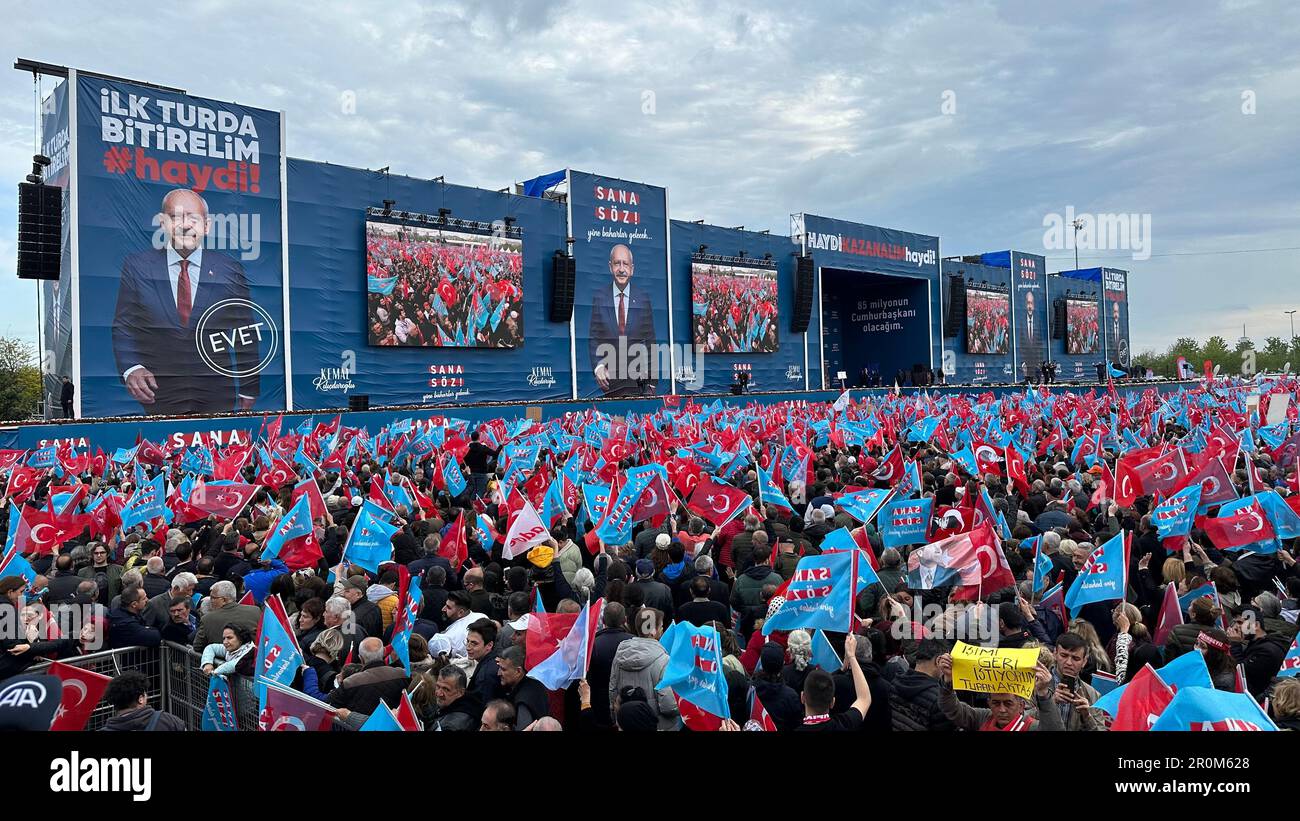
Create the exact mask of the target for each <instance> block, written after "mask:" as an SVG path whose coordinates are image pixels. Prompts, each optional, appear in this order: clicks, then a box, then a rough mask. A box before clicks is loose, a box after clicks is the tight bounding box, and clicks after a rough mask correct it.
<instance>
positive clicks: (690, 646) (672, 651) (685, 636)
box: [655, 621, 731, 718]
mask: <svg viewBox="0 0 1300 821" xmlns="http://www.w3.org/2000/svg"><path fill="white" fill-rule="evenodd" d="M659 643H660V644H662V645H663V648H664V649H665V650H666V651H668V665H667V666H666V667H664V672H663V676H662V677H661V678H660V679H659V683H658V684H656V685H655V689H656V690H662V689H663V688H665V687H671V688H673V693H674V694H676V696H677V697H678V698H680V699H681V700H683V701H686V702H689V703H691V704H694V705H695V706H696V707H699V708H700V709H701V710H704V711H705V712H708V713H712V714H713V715H715V716H718V717H720V718H730V717H731V709H730V707H729V706H728V704H727V679H726V675H725V673H724V671H723V668H722V639H721V638H720V637H719V636H718V631H717V629H715V628H713V627H696V626H695V625H693V624H691V623H690V622H686V621H679V622H674V623H673V625H672V626H671V627H669V628H668V630H667V631H666V632H665V633H664V634H663V636H662V637H661V638H660V639H659Z"/></svg>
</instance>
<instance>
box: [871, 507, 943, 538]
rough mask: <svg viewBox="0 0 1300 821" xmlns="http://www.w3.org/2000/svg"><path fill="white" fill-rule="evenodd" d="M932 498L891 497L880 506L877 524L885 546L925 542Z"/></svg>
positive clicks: (931, 508)
mask: <svg viewBox="0 0 1300 821" xmlns="http://www.w3.org/2000/svg"><path fill="white" fill-rule="evenodd" d="M933 507H934V499H933V498H932V497H931V498H926V499H891V500H890V501H889V502H886V503H885V505H884V507H883V508H881V512H880V518H879V519H877V524H878V525H879V526H880V540H881V543H882V544H883V545H884V546H885V547H903V546H904V545H909V544H925V535H926V530H927V529H928V527H929V524H930V516H931V515H932V514H931V511H932V510H933Z"/></svg>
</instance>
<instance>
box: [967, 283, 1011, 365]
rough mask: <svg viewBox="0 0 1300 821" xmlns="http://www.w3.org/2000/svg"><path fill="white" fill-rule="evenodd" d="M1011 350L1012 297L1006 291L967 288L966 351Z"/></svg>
mask: <svg viewBox="0 0 1300 821" xmlns="http://www.w3.org/2000/svg"><path fill="white" fill-rule="evenodd" d="M1010 350H1011V298H1010V297H1009V296H1008V295H1007V293H1006V292H1004V291H991V290H985V289H982V288H971V287H967V288H966V352H967V353H973V354H1004V353H1008V352H1010Z"/></svg>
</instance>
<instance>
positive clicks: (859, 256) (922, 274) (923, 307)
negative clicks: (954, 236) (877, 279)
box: [792, 214, 942, 387]
mask: <svg viewBox="0 0 1300 821" xmlns="http://www.w3.org/2000/svg"><path fill="white" fill-rule="evenodd" d="M792 238H793V239H795V240H796V241H799V242H800V244H801V247H802V248H803V250H804V252H805V253H807V254H811V255H812V258H813V263H814V265H815V266H816V268H817V270H818V276H817V280H818V282H819V285H818V290H819V292H821V291H822V290H823V289H824V290H825V292H824V293H820V303H821V304H820V305H818V304H814V305H813V316H817V315H818V313H819V310H822V309H824V308H825V307H829V306H831V305H833V304H835V303H836V302H838V300H832V299H831V298H830V296H829V295H830V287H829V286H828V285H827V282H826V278H825V272H826V270H827V269H835V270H838V271H850V272H853V271H860V272H870V273H874V274H878V275H884V276H886V277H898V278H907V279H914V280H922V281H923V282H924V283H926V285H927V290H928V294H924V295H922V294H921V292H920V291H919V290H914V289H906V290H907V293H906V294H903V295H895V296H891V297H889V298H888V299H883V298H882V299H881V300H874V299H872V298H870V297H868V298H867V299H865V300H863V301H865V302H866V303H867V304H866V307H864V308H863V309H861V310H857V309H856V308H855V309H853V310H850V308H849V307H846V306H845V305H843V304H839V305H837V307H838V309H839V312H840V317H841V321H844V316H845V314H846V313H847V314H848V321H849V323H850V324H855V323H856V324H858V325H860V326H862V327H865V328H866V329H867V330H866V333H867V334H868V335H874V334H876V333H877V331H878V330H879V329H881V328H885V327H888V328H890V329H891V330H902V329H899V328H895V327H894V326H895V325H900V324H904V323H903V322H902V320H903V319H916V320H918V321H919V322H920V323H921V324H923V325H924V327H925V334H926V339H925V341H924V343H923V344H919V345H917V344H915V343H914V342H912V341H911V334H907V336H908V350H907V351H906V352H904V353H901V354H899V355H897V357H895V358H894V359H893V360H892V361H897V362H903V363H905V364H906V365H908V366H910V365H912V364H922V363H923V364H927V365H929V364H931V363H933V365H934V366H936V367H937V366H938V364H939V360H940V357H941V355H942V354H941V351H940V342H939V334H938V331H937V328H938V324H937V323H938V320H939V317H940V314H941V310H942V299H941V294H940V287H939V238H938V237H931V236H926V235H924V234H913V233H910V232H907V231H896V230H893V229H889V228H879V227H877V226H874V225H862V224H860V223H855V222H848V221H845V220H835V219H829V218H827V217H819V216H816V215H814V214H797V215H795V217H794V223H793V225H792ZM899 286H900V287H901V286H902V284H901V283H899ZM900 301H902V302H905V303H906V304H905V305H903V304H902V302H900ZM873 302H874V303H876V304H874V305H873ZM896 303H898V304H896ZM900 311H904V312H908V313H909V315H908V316H907V317H902V316H901V314H900ZM911 312H914V313H915V316H911ZM826 323H827V327H825V328H820V329H819V330H820V332H821V342H822V346H823V348H825V347H826V346H829V347H831V348H833V347H834V339H833V330H832V328H831V327H830V320H829V319H827V320H826ZM905 327H906V326H905ZM900 338H901V337H896V339H900ZM869 344H870V343H869ZM837 353H839V354H841V359H840V362H841V367H836V368H834V369H832V367H830V365H831V364H832V362H827V361H825V359H824V358H823V355H822V352H820V351H819V352H818V354H817V356H818V359H819V360H820V363H821V370H822V374H823V378H824V381H825V386H827V387H830V386H832V385H834V384H837V383H836V382H835V380H834V377H835V375H836V371H838V370H846V371H847V370H849V369H851V368H854V367H855V365H856V362H854V361H850V359H849V357H847V356H843V354H844V353H847V352H835V351H833V350H832V351H830V352H829V353H828V356H830V358H831V359H832V360H834V359H835V355H836V354H837ZM863 367H865V365H864V366H863ZM881 367H882V370H886V371H887V370H890V368H889V366H888V365H886V364H884V363H882V365H881ZM848 376H849V379H850V380H852V379H853V378H854V374H853V373H850V374H849V375H848ZM885 376H886V377H888V374H885ZM885 381H892V380H891V379H888V378H886V380H885ZM814 387H821V386H819V385H817V384H816V380H814Z"/></svg>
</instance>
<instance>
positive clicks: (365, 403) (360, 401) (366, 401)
mask: <svg viewBox="0 0 1300 821" xmlns="http://www.w3.org/2000/svg"><path fill="white" fill-rule="evenodd" d="M348 410H350V411H368V410H370V397H369V396H367V395H366V394H364V393H354V394H352V395H351V396H349V397H348Z"/></svg>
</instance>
